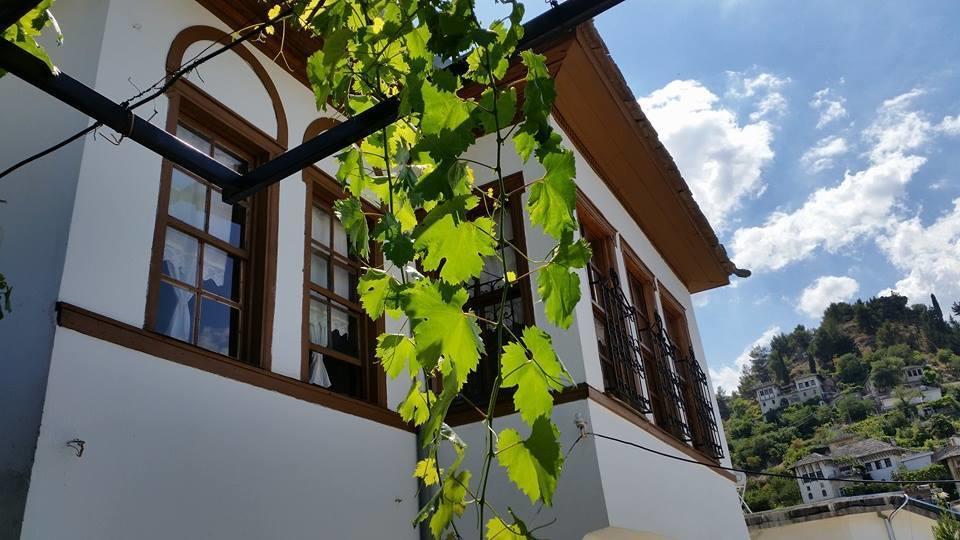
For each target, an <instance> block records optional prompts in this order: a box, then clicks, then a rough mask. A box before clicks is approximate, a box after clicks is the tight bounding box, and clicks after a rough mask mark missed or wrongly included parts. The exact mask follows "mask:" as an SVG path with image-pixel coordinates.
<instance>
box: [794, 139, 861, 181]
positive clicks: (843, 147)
mask: <svg viewBox="0 0 960 540" xmlns="http://www.w3.org/2000/svg"><path fill="white" fill-rule="evenodd" d="M848 150H849V148H848V147H847V140H846V139H844V138H843V137H838V136H830V137H824V138H822V139H820V140H819V141H817V144H815V145H814V146H813V147H812V148H810V149H809V150H807V151H806V152H804V154H803V156H801V157H800V162H801V163H803V166H804V167H806V168H807V170H808V171H810V172H812V173H817V172H820V171H824V170H827V169H829V168H832V167H833V160H834V159H835V158H837V157H839V156H842V155H843V154H846V153H847V151H848Z"/></svg>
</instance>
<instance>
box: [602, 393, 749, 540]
mask: <svg viewBox="0 0 960 540" xmlns="http://www.w3.org/2000/svg"><path fill="white" fill-rule="evenodd" d="M589 408H590V422H591V426H590V430H591V431H593V432H596V433H599V434H603V435H607V436H611V437H616V438H619V439H622V440H626V441H630V442H634V443H637V444H640V445H643V446H645V447H647V448H651V449H653V450H656V451H659V452H666V453H668V454H671V455H677V456H682V457H686V456H685V455H684V454H683V453H681V452H679V451H677V450H676V449H674V448H673V447H671V446H670V445H668V444H666V443H664V442H662V441H661V440H659V439H658V438H656V437H654V436H653V435H651V434H649V433H647V432H646V431H644V430H642V429H640V428H638V427H636V426H634V425H633V424H632V423H630V422H628V421H626V420H624V419H623V418H621V417H620V416H618V415H616V414H614V413H613V412H611V411H609V410H607V409H606V408H604V407H603V406H601V405H598V404H596V403H593V402H591V403H590V405H589ZM595 444H596V445H597V458H598V460H599V463H600V478H601V480H602V483H603V493H604V499H605V500H606V505H607V512H608V514H609V518H610V525H611V526H614V527H621V528H624V529H630V530H633V531H638V532H653V533H657V534H660V535H662V536H665V537H667V538H676V539H687V538H691V539H692V538H716V539H718V540H719V539H723V540H733V539H743V538H746V537H747V527H746V524H745V523H744V521H743V514H742V512H741V510H740V499H739V497H738V496H737V493H736V484H735V482H734V481H733V480H730V479H728V478H724V477H723V476H721V475H720V474H719V473H717V472H716V471H714V470H711V469H709V468H707V467H704V466H702V465H695V464H691V463H685V462H681V461H676V460H672V459H669V458H666V457H663V456H658V455H655V454H652V453H649V452H646V451H644V450H641V449H639V448H635V447H632V446H627V445H624V444H621V443H618V442H614V441H609V440H603V439H599V440H597V441H596V443H595Z"/></svg>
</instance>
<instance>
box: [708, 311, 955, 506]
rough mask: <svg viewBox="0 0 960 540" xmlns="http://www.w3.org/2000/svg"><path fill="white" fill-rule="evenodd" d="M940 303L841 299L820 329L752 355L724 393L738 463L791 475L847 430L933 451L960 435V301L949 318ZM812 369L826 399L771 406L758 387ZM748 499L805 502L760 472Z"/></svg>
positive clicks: (786, 484) (793, 488) (800, 331)
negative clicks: (734, 385)
mask: <svg viewBox="0 0 960 540" xmlns="http://www.w3.org/2000/svg"><path fill="white" fill-rule="evenodd" d="M931 300H932V302H931V303H932V306H926V305H923V304H916V305H913V306H909V305H908V304H907V299H906V297H903V296H900V295H896V294H894V295H891V296H885V297H877V298H871V299H869V300H866V301H864V300H857V301H856V302H854V303H835V304H831V305H830V306H829V307H828V308H827V309H826V310H825V311H824V313H823V318H822V321H821V323H820V326H819V327H817V328H806V327H804V326H797V327H796V328H795V329H794V330H793V331H792V332H790V333H786V334H780V335H778V336H775V337H774V338H773V340H772V341H771V342H770V345H769V346H768V347H758V348H756V349H754V350H753V351H751V353H750V359H751V361H750V364H749V366H748V367H747V368H746V369H745V370H744V373H743V374H742V375H741V378H740V384H739V385H738V387H737V389H736V391H734V392H733V393H732V394H727V393H726V392H725V391H724V390H723V389H719V390H718V401H719V406H720V414H721V417H722V418H723V421H724V427H725V431H726V435H727V441H728V443H729V446H730V453H731V459H732V460H733V463H734V465H735V466H738V467H744V468H749V469H763V470H774V471H785V470H786V471H788V470H789V467H790V465H792V464H793V463H794V462H796V461H797V460H799V459H800V458H801V457H803V456H805V455H806V454H808V453H810V452H812V451H815V450H818V449H821V448H824V447H826V446H827V445H828V443H829V441H831V440H833V439H834V438H835V437H836V436H837V435H838V434H840V433H852V434H855V435H859V436H862V437H872V438H876V439H881V440H885V441H889V442H892V443H894V444H896V445H897V446H900V447H903V448H915V449H922V448H927V449H933V448H937V447H939V446H942V445H943V444H944V443H945V440H946V439H947V438H948V437H950V436H951V435H953V434H955V433H958V432H960V324H958V323H957V322H956V321H955V320H954V318H953V315H956V316H958V317H960V303H955V304H954V305H953V309H952V312H953V313H952V314H951V316H950V317H949V319H948V320H944V314H943V312H942V310H941V308H940V305H939V302H938V301H937V299H936V297H933V296H931ZM908 366H910V367H911V368H910V369H905V368H907V367H908ZM914 366H915V367H914ZM908 372H909V374H910V375H909V376H908V375H907V373H908ZM812 373H815V374H818V375H820V376H821V378H822V380H823V381H824V383H823V384H824V385H825V392H824V395H823V396H822V397H816V398H814V399H809V400H806V401H799V400H798V401H797V402H795V403H794V402H792V400H791V402H790V404H789V405H787V404H786V403H787V401H786V399H784V400H783V405H780V408H777V409H775V410H768V412H767V413H766V414H763V413H762V412H761V407H760V404H759V403H758V401H757V395H756V390H757V389H758V388H760V387H764V386H766V387H770V386H772V385H776V388H777V389H779V388H783V389H784V390H785V391H786V390H789V388H790V387H789V386H788V385H791V384H793V381H794V379H795V378H797V377H801V376H803V375H808V374H812ZM908 379H909V380H908ZM941 395H942V397H941ZM931 396H932V397H935V398H938V399H935V400H932V401H931V400H930V399H929V398H930V397H931ZM918 401H919V402H922V403H921V404H917V402H918ZM768 403H770V402H768ZM784 405H786V406H784ZM918 407H919V408H918ZM884 409H886V410H884ZM937 467H938V466H937ZM933 472H934V473H936V474H939V473H940V472H942V471H933ZM745 499H746V501H747V503H748V504H749V505H750V507H751V508H752V509H753V510H754V511H759V510H764V509H769V508H776V507H782V506H789V505H792V504H798V503H799V502H800V493H799V489H798V487H797V483H796V482H795V481H793V480H781V479H769V480H764V479H755V478H751V479H750V481H749V483H748V489H747V492H746V495H745Z"/></svg>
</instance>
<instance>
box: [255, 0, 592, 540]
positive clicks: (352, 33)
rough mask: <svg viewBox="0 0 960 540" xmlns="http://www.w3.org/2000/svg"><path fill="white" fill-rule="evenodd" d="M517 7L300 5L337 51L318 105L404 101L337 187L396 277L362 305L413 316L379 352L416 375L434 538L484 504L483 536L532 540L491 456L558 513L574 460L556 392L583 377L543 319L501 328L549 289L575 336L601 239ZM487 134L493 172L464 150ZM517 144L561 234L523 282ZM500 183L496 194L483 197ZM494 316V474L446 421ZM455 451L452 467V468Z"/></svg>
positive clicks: (414, 413)
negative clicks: (513, 177) (502, 398)
mask: <svg viewBox="0 0 960 540" xmlns="http://www.w3.org/2000/svg"><path fill="white" fill-rule="evenodd" d="M504 3H505V4H506V6H507V7H508V8H509V10H510V13H509V15H508V16H506V17H504V18H502V19H499V20H496V21H494V22H493V23H492V24H490V25H489V26H487V27H484V26H483V25H481V23H480V22H479V20H478V17H477V15H476V13H475V6H474V3H473V2H472V1H471V0H399V1H397V0H392V1H391V0H365V1H364V0H340V1H334V2H326V3H322V4H321V3H319V2H317V1H309V2H303V3H300V4H293V7H294V11H295V12H296V13H297V14H298V18H297V19H296V20H297V23H298V24H300V25H302V26H303V27H305V28H307V29H309V30H311V31H313V32H315V33H316V34H317V35H318V36H321V37H322V38H323V40H324V44H323V48H322V49H321V50H320V51H318V52H316V53H315V54H314V55H312V56H311V57H310V59H309V62H308V76H309V80H310V83H311V85H312V87H313V90H314V93H315V95H316V99H317V105H318V107H319V108H320V109H324V108H326V107H327V106H328V105H332V106H333V107H335V108H337V109H338V110H341V111H345V112H346V113H347V114H350V115H355V114H359V113H361V112H363V111H364V110H366V109H368V108H370V107H371V106H373V105H374V104H376V103H377V102H379V101H382V100H385V99H388V98H391V97H393V96H399V99H400V103H401V105H400V113H401V119H400V120H398V121H397V122H395V123H394V124H392V125H390V126H388V127H387V128H385V129H383V130H381V131H380V132H378V133H376V134H373V135H371V136H369V137H367V138H365V139H363V140H361V141H358V142H357V143H356V144H354V145H353V146H351V147H350V148H349V149H347V150H345V151H344V152H343V153H341V154H340V155H338V156H337V161H338V162H339V169H338V171H337V175H336V176H337V179H338V180H339V181H340V182H341V183H343V185H344V187H345V190H346V192H347V193H348V195H349V196H348V198H345V199H343V200H341V201H339V202H337V204H336V211H337V213H338V216H339V217H340V219H341V220H342V221H343V223H344V227H345V228H346V229H347V233H348V235H349V237H350V238H351V241H352V243H353V246H354V249H355V250H356V251H357V252H358V253H360V254H361V255H363V256H369V254H368V253H367V246H368V245H369V242H370V241H371V240H372V241H373V242H374V243H375V244H376V245H378V246H379V249H380V250H381V252H382V253H383V259H384V266H383V267H375V266H373V265H370V266H369V267H368V268H367V269H366V271H365V273H364V275H363V276H362V277H361V279H360V283H359V293H360V297H361V300H362V303H363V306H364V308H365V310H366V311H367V313H368V314H369V316H370V317H372V318H378V317H380V316H381V315H383V314H384V313H385V314H386V316H388V317H392V318H395V319H397V320H399V321H404V322H403V325H404V326H403V328H405V329H407V330H408V332H406V333H385V334H383V335H381V336H379V338H378V340H377V348H376V356H377V358H378V359H379V361H380V362H382V364H383V367H384V369H385V370H386V372H387V374H388V375H389V376H390V377H394V378H397V377H404V378H407V379H409V381H410V387H409V391H408V393H407V395H406V398H405V399H404V400H403V401H402V402H401V403H400V405H399V413H400V415H401V416H402V417H403V419H404V420H406V421H409V422H412V423H413V424H415V425H417V426H419V430H420V432H419V433H420V444H421V445H422V446H423V449H424V451H425V456H426V457H424V458H423V459H422V460H421V461H420V462H419V463H417V466H416V469H415V471H414V475H415V476H416V477H417V478H419V479H420V481H421V482H422V483H423V488H425V489H430V490H431V493H432V497H431V498H430V500H429V502H428V504H427V505H426V506H425V507H424V508H422V509H421V511H420V513H419V514H418V516H417V517H416V519H415V523H420V522H424V521H426V522H427V525H428V526H429V529H430V531H431V533H432V534H433V536H434V537H435V538H441V537H444V535H452V536H454V537H458V536H459V533H458V532H457V531H456V520H457V518H458V517H459V516H461V515H463V513H464V512H465V511H466V509H467V508H468V507H470V506H474V507H475V508H476V512H477V522H478V523H479V524H481V525H482V526H485V527H486V535H487V538H494V537H496V538H502V539H510V538H526V537H529V535H530V533H531V532H530V530H529V529H528V528H527V525H526V524H525V523H523V522H522V521H521V520H520V519H519V518H517V517H516V516H515V515H513V513H512V512H509V513H504V512H502V511H500V509H498V508H496V507H495V505H494V504H492V502H491V501H490V500H489V499H488V497H487V493H486V491H487V486H488V481H489V478H490V470H491V467H492V465H493V463H494V461H495V462H496V463H498V464H499V466H501V467H503V468H504V469H505V470H506V474H507V476H508V478H509V479H510V480H511V481H512V482H513V483H514V484H515V485H516V487H517V488H518V489H519V490H520V491H521V492H523V493H524V494H526V495H527V496H528V497H529V499H530V501H531V503H544V504H548V505H549V504H550V503H551V501H552V498H553V493H554V490H555V489H556V485H557V479H558V477H559V475H560V471H561V469H562V466H563V455H562V452H561V449H560V444H559V436H560V434H559V430H558V429H557V427H556V426H555V425H554V423H553V422H552V420H551V412H552V408H553V394H552V392H554V391H557V390H560V389H562V388H563V387H564V386H565V385H567V384H569V383H570V382H571V381H570V377H569V374H568V373H567V371H566V369H565V368H564V366H563V363H562V362H561V361H560V359H559V357H558V356H557V353H556V352H555V351H554V349H553V346H552V344H551V340H550V336H549V334H548V333H547V332H546V331H544V330H543V329H540V328H537V327H535V326H531V327H527V328H525V329H523V331H522V332H520V333H519V335H517V333H516V332H515V331H514V330H513V329H511V328H510V326H508V325H507V324H505V317H504V313H505V309H506V303H507V290H508V287H510V286H530V284H529V283H528V282H527V281H528V280H531V279H535V281H536V287H537V292H538V295H539V297H540V299H541V301H542V302H543V304H544V307H545V313H546V316H547V320H548V321H549V322H550V323H551V324H553V325H556V326H558V327H560V328H567V327H569V326H570V324H571V323H572V320H573V310H574V307H575V305H576V303H577V302H578V301H579V299H580V280H579V277H578V275H577V273H576V272H574V269H576V268H583V267H584V266H585V265H586V263H587V260H588V259H589V257H590V249H589V247H588V245H587V244H586V243H585V242H584V241H582V240H578V241H574V232H575V231H576V229H577V222H576V218H575V215H574V209H575V203H576V187H575V184H574V175H575V168H574V157H573V154H572V153H571V152H570V151H569V150H566V149H564V148H563V147H562V145H561V138H560V135H559V134H558V133H557V132H555V131H554V130H553V128H552V127H551V125H550V121H549V115H550V110H551V106H552V103H553V100H554V97H555V89H554V84H553V80H552V78H551V76H550V73H549V70H548V68H547V65H546V61H545V58H544V57H543V56H542V55H540V54H537V53H535V52H533V51H529V50H524V51H518V50H516V47H517V44H518V42H519V40H520V38H521V37H522V32H523V27H522V25H521V19H522V17H523V12H524V11H523V5H522V4H521V3H519V2H513V1H509V2H504ZM273 9H274V12H279V10H280V9H281V7H280V6H276V7H274V8H273ZM516 61H519V62H520V63H522V64H523V66H524V67H525V68H526V77H525V79H524V80H523V81H522V85H521V86H522V99H521V98H520V96H519V94H518V85H515V84H511V83H510V81H505V80H504V77H505V76H506V74H507V70H508V68H509V67H510V65H511V63H512V62H516ZM464 89H469V91H464ZM468 96H469V97H468ZM478 137H492V138H494V140H495V142H496V148H495V153H494V155H491V158H492V161H491V162H490V163H482V162H479V161H476V160H474V159H465V158H464V157H463V155H464V153H465V152H466V151H467V150H468V149H469V148H471V147H472V146H473V145H474V143H475V142H476V141H477V139H478ZM511 142H512V144H510V143H511ZM509 147H512V151H514V152H516V153H517V155H518V156H519V157H520V159H521V160H522V161H523V162H526V161H528V160H529V159H531V158H533V159H536V160H537V161H538V162H539V163H540V164H541V166H542V168H543V170H544V171H545V172H544V175H543V176H542V177H541V178H539V179H536V180H535V181H533V182H530V183H529V184H527V185H526V186H525V187H524V189H527V190H529V196H528V201H527V205H526V211H527V212H528V213H529V218H530V222H531V223H532V224H533V225H535V226H537V227H540V228H542V230H543V231H544V232H545V233H546V234H547V235H549V236H550V237H552V238H553V239H554V240H555V241H556V244H555V246H554V247H553V249H552V250H551V251H550V252H549V254H547V256H546V257H545V260H542V261H533V262H534V263H535V265H536V266H535V268H533V269H532V271H531V272H530V273H529V274H527V275H524V276H516V275H514V273H513V272H512V271H511V270H510V268H509V267H508V263H507V261H508V257H509V255H508V251H509V250H516V247H515V246H512V245H509V244H508V243H507V241H506V240H505V238H504V222H505V220H506V219H508V218H507V217H506V215H505V212H506V207H507V197H508V195H509V192H508V191H507V187H506V184H505V181H504V170H503V162H504V160H503V152H504V151H507V150H508V149H509ZM488 183H490V184H492V185H493V186H496V188H495V189H494V188H491V189H489V190H488V191H484V190H482V189H481V188H479V187H478V186H483V185H486V184H488ZM365 194H372V195H373V196H375V197H376V199H377V200H378V201H380V202H381V203H382V210H381V212H382V213H381V214H378V215H375V216H369V215H365V214H364V213H363V210H362V206H361V204H360V198H361V197H363V196H364V195H365ZM370 223H372V226H371V225H370ZM517 256H523V257H528V255H527V254H521V253H518V254H517ZM485 260H487V261H490V260H497V261H499V266H500V269H501V271H500V275H501V276H502V279H503V285H502V286H501V287H500V290H501V298H500V302H499V306H498V310H497V317H496V319H495V320H486V319H484V320H482V321H481V320H480V317H479V316H478V315H477V314H475V313H473V312H471V311H468V310H465V307H464V306H465V305H466V304H467V302H468V300H469V295H468V289H467V287H468V285H469V284H470V283H471V281H472V280H474V279H476V278H478V277H479V276H480V274H481V272H482V271H483V268H484V261H485ZM530 260H532V259H530ZM415 269H419V270H422V271H423V274H425V275H421V273H420V272H419V271H417V270H415ZM481 323H483V324H487V325H492V326H493V327H495V330H496V332H495V335H496V340H497V344H496V345H497V346H496V349H495V350H496V351H498V358H496V359H490V360H495V361H497V362H498V368H499V370H498V374H497V376H496V379H495V381H494V383H493V387H492V390H491V394H490V397H489V402H488V403H489V404H488V406H487V407H488V408H487V410H486V411H481V412H483V420H482V422H483V424H484V425H485V427H486V428H487V429H486V430H485V433H486V435H485V441H484V445H483V446H484V448H483V452H484V459H483V465H482V467H481V469H480V470H478V471H470V470H468V469H467V468H466V467H464V465H463V463H464V458H465V455H466V452H467V451H468V449H467V447H466V444H465V443H464V442H463V440H462V439H461V438H460V437H459V436H458V435H457V434H456V432H455V431H454V430H453V429H452V428H451V427H450V426H448V425H447V424H446V423H445V418H446V415H447V412H448V410H449V408H450V406H451V404H452V403H453V402H454V400H455V399H456V398H457V396H458V395H459V394H460V392H461V390H462V389H463V387H464V384H465V383H466V382H467V379H468V378H469V377H470V376H471V374H472V373H474V372H475V371H476V369H477V365H478V363H479V362H480V361H481V355H482V354H484V351H485V348H484V345H483V343H482V342H481V337H480V324H481ZM503 388H513V389H514V393H513V403H514V407H515V409H516V411H517V412H518V413H519V415H520V418H521V419H522V420H523V422H524V423H525V424H526V425H527V427H528V428H529V432H528V433H526V434H522V433H520V432H519V431H517V430H515V429H511V428H506V429H502V430H500V431H497V430H496V429H495V427H494V405H495V404H496V403H497V398H498V394H499V392H500V391H501V389H503ZM445 446H446V447H449V448H450V449H452V452H451V453H449V455H450V456H453V457H452V459H450V460H449V462H448V463H441V448H442V447H445ZM475 478H476V481H474V479H475ZM485 516H486V517H487V518H488V519H485Z"/></svg>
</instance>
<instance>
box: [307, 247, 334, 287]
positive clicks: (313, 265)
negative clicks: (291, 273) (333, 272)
mask: <svg viewBox="0 0 960 540" xmlns="http://www.w3.org/2000/svg"><path fill="white" fill-rule="evenodd" d="M329 264H330V263H329V261H328V260H327V255H325V254H324V253H323V252H322V251H320V250H319V249H316V248H314V250H313V254H312V255H311V256H310V281H312V282H313V283H314V284H316V285H319V286H321V287H323V288H324V289H329V288H330V280H329V277H328V276H329Z"/></svg>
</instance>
